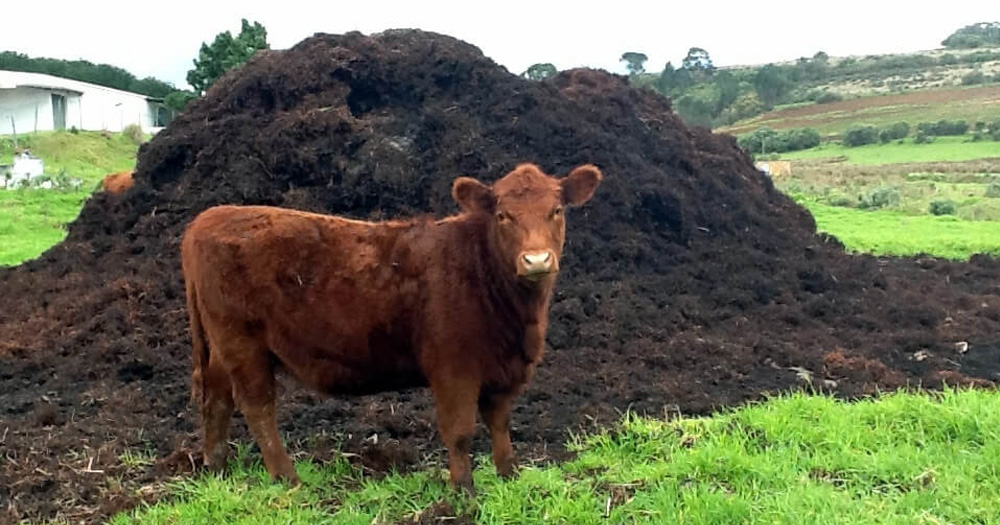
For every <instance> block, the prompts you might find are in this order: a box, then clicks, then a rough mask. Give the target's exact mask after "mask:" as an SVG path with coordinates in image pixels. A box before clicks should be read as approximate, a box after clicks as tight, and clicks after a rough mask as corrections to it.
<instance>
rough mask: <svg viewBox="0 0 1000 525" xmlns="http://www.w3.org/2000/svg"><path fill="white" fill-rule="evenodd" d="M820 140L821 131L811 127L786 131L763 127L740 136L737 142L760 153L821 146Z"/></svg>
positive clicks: (752, 151) (746, 148) (753, 151)
mask: <svg viewBox="0 0 1000 525" xmlns="http://www.w3.org/2000/svg"><path fill="white" fill-rule="evenodd" d="M820 140H821V137H820V134H819V132H818V131H816V130H814V129H811V128H801V129H792V130H788V131H785V132H780V131H775V130H773V129H769V128H761V129H758V130H757V131H754V132H753V133H750V134H748V135H744V136H742V137H740V138H739V139H738V141H737V143H738V144H739V146H740V147H741V148H743V149H745V150H746V151H748V152H749V153H752V154H755V155H758V154H761V153H767V154H770V153H784V152H786V151H798V150H803V149H809V148H814V147H816V146H819V143H820Z"/></svg>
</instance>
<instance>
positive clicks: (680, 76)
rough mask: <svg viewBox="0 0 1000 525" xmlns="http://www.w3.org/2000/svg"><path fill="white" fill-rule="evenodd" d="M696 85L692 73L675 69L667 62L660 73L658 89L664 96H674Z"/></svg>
mask: <svg viewBox="0 0 1000 525" xmlns="http://www.w3.org/2000/svg"><path fill="white" fill-rule="evenodd" d="M693 83H694V81H693V79H692V78H691V72H690V71H688V70H686V69H674V65H673V64H671V63H670V62H667V65H666V66H664V67H663V72H662V73H660V80H659V81H658V82H657V87H658V88H659V90H660V93H663V94H664V95H673V94H676V93H679V92H681V91H684V90H686V89H687V88H689V87H691V85H692V84H693Z"/></svg>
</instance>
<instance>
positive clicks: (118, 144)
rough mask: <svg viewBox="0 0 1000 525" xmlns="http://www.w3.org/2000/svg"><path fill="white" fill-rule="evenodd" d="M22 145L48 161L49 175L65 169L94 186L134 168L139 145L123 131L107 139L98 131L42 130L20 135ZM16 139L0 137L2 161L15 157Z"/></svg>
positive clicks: (20, 145)
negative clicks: (120, 172)
mask: <svg viewBox="0 0 1000 525" xmlns="http://www.w3.org/2000/svg"><path fill="white" fill-rule="evenodd" d="M18 146H19V147H20V148H25V147H28V148H31V153H32V154H33V155H35V156H36V157H41V158H42V160H44V161H45V173H46V174H50V175H55V174H58V173H60V172H62V171H65V172H66V174H67V175H68V176H70V177H76V178H78V179H82V180H83V186H84V187H85V188H87V189H93V188H94V186H95V185H96V184H97V183H98V182H100V181H101V179H102V178H104V176H105V175H107V174H108V173H114V172H117V171H124V170H130V169H133V168H135V155H136V152H137V151H138V149H139V146H138V145H137V144H135V143H134V142H132V140H131V139H129V138H128V137H126V136H125V135H123V134H121V133H112V134H111V136H110V138H105V137H104V136H103V135H102V134H101V133H99V132H93V131H81V132H79V133H70V132H68V131H54V132H42V133H38V134H31V135H23V136H19V137H18ZM14 153H15V151H14V142H13V140H11V139H10V137H3V138H2V139H0V164H2V163H10V162H12V161H13V157H14Z"/></svg>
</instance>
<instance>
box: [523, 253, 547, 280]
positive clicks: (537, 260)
mask: <svg viewBox="0 0 1000 525" xmlns="http://www.w3.org/2000/svg"><path fill="white" fill-rule="evenodd" d="M554 259H555V258H554V257H552V252H550V251H548V250H546V251H544V252H525V253H523V254H521V265H522V266H523V267H524V273H525V274H529V275H530V274H535V273H547V272H549V271H551V270H552V261H553V260H554Z"/></svg>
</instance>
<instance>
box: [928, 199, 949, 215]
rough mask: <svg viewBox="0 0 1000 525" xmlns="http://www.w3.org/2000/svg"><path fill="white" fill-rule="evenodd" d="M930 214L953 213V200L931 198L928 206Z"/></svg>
mask: <svg viewBox="0 0 1000 525" xmlns="http://www.w3.org/2000/svg"><path fill="white" fill-rule="evenodd" d="M930 212H931V215H955V202H954V201H950V200H943V199H939V200H933V201H931V207H930Z"/></svg>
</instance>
